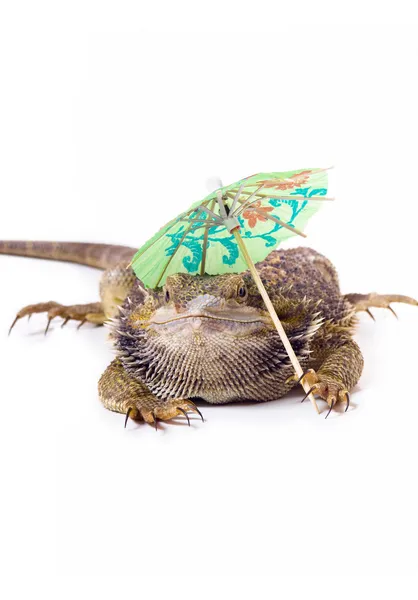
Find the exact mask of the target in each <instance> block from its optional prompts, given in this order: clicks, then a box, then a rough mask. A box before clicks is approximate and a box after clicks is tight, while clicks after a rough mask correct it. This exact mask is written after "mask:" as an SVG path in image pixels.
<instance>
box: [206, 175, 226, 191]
mask: <svg viewBox="0 0 418 600" xmlns="http://www.w3.org/2000/svg"><path fill="white" fill-rule="evenodd" d="M221 187H223V185H222V179H221V178H220V177H219V175H212V176H211V177H208V178H207V179H206V188H207V190H208V192H214V191H215V190H218V189H219V188H221Z"/></svg>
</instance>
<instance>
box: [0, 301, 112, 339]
mask: <svg viewBox="0 0 418 600" xmlns="http://www.w3.org/2000/svg"><path fill="white" fill-rule="evenodd" d="M35 313H46V314H47V317H48V322H47V325H46V328H45V335H46V334H47V333H48V329H49V325H50V323H51V321H52V319H55V317H61V318H62V319H64V320H63V323H62V325H61V327H64V325H66V324H67V323H68V321H70V320H73V321H80V324H79V325H78V328H80V327H81V326H82V325H84V323H86V322H89V323H95V324H96V325H102V324H103V323H104V322H105V320H106V317H105V314H104V312H103V308H102V305H101V303H100V302H94V303H91V304H73V305H72V306H64V305H63V304H59V303H58V302H40V303H39V304H30V305H29V306H25V307H24V308H22V309H21V310H20V311H19V312H18V313H17V315H16V318H15V320H14V321H13V323H12V325H11V327H10V329H9V335H10V333H11V332H12V329H13V327H14V326H15V325H16V323H17V322H18V321H19V319H22V318H23V317H29V319H30V317H31V316H32V315H33V314H35Z"/></svg>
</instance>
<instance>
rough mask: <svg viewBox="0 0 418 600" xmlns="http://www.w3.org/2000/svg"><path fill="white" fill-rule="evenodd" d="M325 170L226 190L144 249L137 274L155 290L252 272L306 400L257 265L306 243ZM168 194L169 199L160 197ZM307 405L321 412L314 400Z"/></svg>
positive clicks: (273, 176) (256, 178)
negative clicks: (192, 278)
mask: <svg viewBox="0 0 418 600" xmlns="http://www.w3.org/2000/svg"><path fill="white" fill-rule="evenodd" d="M327 188H328V177H327V169H302V170H298V171H286V172H274V173H258V174H257V175H252V176H250V177H247V178H245V179H241V180H240V181H238V182H236V183H233V184H231V185H227V186H223V187H220V188H218V189H217V190H215V191H214V192H212V193H211V194H209V195H208V196H206V197H205V198H204V199H203V200H200V201H198V202H195V203H194V204H192V205H191V207H190V208H189V209H188V210H187V211H186V212H184V213H181V214H180V215H179V216H178V217H176V218H175V219H172V220H171V221H170V222H169V223H167V225H165V226H164V227H162V228H161V229H160V230H159V231H158V232H157V233H156V234H155V235H154V236H153V237H152V238H151V239H150V240H148V242H146V243H145V244H144V245H143V246H142V247H141V248H140V249H139V250H138V252H137V253H136V254H135V256H134V258H133V259H132V263H131V264H132V268H133V270H134V272H135V274H136V275H137V277H138V278H139V279H140V280H141V281H142V283H143V284H144V285H145V286H146V287H149V288H158V287H161V286H162V285H164V282H165V280H166V278H167V277H168V276H169V275H173V274H175V273H182V272H183V273H189V274H191V275H197V274H200V275H204V274H205V273H206V274H208V275H219V274H222V273H241V272H242V271H246V270H247V269H249V270H250V272H251V274H252V276H253V278H254V281H255V283H256V285H257V287H258V289H259V292H260V294H261V296H262V298H263V300H264V303H265V305H266V308H267V310H268V312H269V314H270V317H271V319H272V321H273V323H274V325H275V327H276V329H277V332H278V334H279V336H280V338H281V340H282V342H283V345H284V347H285V348H286V351H287V353H288V355H289V358H290V360H291V362H292V365H293V367H294V369H295V372H296V375H297V377H299V378H302V379H301V383H302V385H303V387H304V389H305V391H306V392H309V386H308V384H307V382H305V381H304V380H303V377H302V376H303V370H302V367H301V365H300V363H299V361H298V359H297V357H296V355H295V353H294V351H293V348H292V346H291V344H290V342H289V339H288V337H287V335H286V332H285V330H284V329H283V326H282V324H281V322H280V320H279V318H278V316H277V314H276V311H275V310H274V307H273V305H272V303H271V300H270V298H269V296H268V293H267V291H266V289H265V287H264V285H263V283H262V281H261V279H260V276H259V274H258V272H257V269H256V267H255V265H254V263H255V262H258V261H261V260H264V259H265V258H266V256H267V255H268V254H269V253H270V252H271V251H272V250H274V249H275V248H276V247H277V246H278V245H279V244H280V242H282V241H284V240H285V239H287V238H289V237H290V236H292V235H295V234H297V235H301V236H303V237H306V236H305V234H304V233H303V232H302V229H303V228H304V226H305V224H306V223H307V221H308V219H309V218H310V217H311V216H312V215H313V214H314V213H316V212H317V210H318V209H319V207H320V204H321V202H320V201H321V200H332V198H328V197H327ZM162 193H163V192H162ZM309 399H310V400H311V402H312V404H313V405H314V407H315V408H316V410H317V412H319V411H318V407H317V405H316V402H315V398H314V396H313V394H309Z"/></svg>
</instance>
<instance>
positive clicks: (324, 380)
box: [300, 369, 350, 418]
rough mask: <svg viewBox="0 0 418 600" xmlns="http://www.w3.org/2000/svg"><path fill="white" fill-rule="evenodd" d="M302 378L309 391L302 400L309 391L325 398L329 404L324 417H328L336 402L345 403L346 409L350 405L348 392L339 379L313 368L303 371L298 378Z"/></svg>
mask: <svg viewBox="0 0 418 600" xmlns="http://www.w3.org/2000/svg"><path fill="white" fill-rule="evenodd" d="M302 379H304V380H305V382H307V384H308V385H309V392H308V393H307V394H306V396H305V397H304V398H303V400H302V402H304V400H306V398H307V397H308V396H309V394H310V393H311V392H312V393H313V394H317V395H318V396H319V397H320V398H322V399H323V400H325V402H326V403H327V404H328V406H329V410H328V412H327V414H326V416H325V418H327V417H328V415H329V414H330V412H331V411H332V409H333V408H335V406H336V404H337V403H338V402H341V403H342V404H345V405H346V408H345V410H346V411H347V410H348V407H349V406H350V394H349V393H348V390H347V389H346V387H345V386H344V385H343V384H342V383H341V382H340V381H338V380H337V379H335V378H333V377H331V376H329V375H326V374H323V373H320V372H318V373H317V372H316V371H314V370H313V369H309V370H308V371H306V373H304V375H303V376H302V377H301V378H300V380H302Z"/></svg>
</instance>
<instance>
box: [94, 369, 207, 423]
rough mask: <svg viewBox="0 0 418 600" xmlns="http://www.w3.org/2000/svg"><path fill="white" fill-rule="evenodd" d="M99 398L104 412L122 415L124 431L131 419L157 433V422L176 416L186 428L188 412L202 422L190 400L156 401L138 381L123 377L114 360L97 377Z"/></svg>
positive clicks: (198, 411)
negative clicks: (106, 409)
mask: <svg viewBox="0 0 418 600" xmlns="http://www.w3.org/2000/svg"><path fill="white" fill-rule="evenodd" d="M99 394H100V400H101V401H102V403H103V404H104V406H105V407H106V408H108V409H109V410H113V411H115V412H119V413H122V414H124V415H125V427H126V424H127V422H128V419H133V420H134V421H145V422H146V423H149V424H150V425H154V427H155V429H157V428H158V421H171V419H174V418H176V417H179V416H181V417H184V418H185V419H187V422H188V424H189V425H190V417H189V413H192V412H194V413H196V414H198V415H199V417H200V418H201V419H202V421H203V416H202V413H201V412H200V410H199V409H198V408H197V406H196V404H195V403H194V402H192V400H188V399H185V398H170V399H169V400H163V399H161V398H158V397H157V396H155V395H154V394H153V393H152V392H151V391H150V390H149V389H148V388H147V386H146V385H145V384H144V383H143V382H142V381H140V380H138V379H136V378H134V377H133V376H132V375H130V374H129V373H127V372H126V371H125V369H124V368H123V365H122V363H121V362H120V360H119V359H115V360H114V361H113V362H112V363H111V364H110V365H109V366H108V367H107V369H106V371H105V372H104V373H103V375H102V376H101V378H100V381H99Z"/></svg>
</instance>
